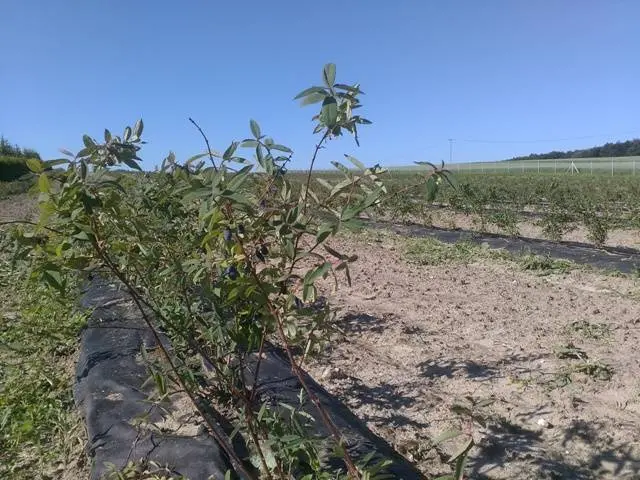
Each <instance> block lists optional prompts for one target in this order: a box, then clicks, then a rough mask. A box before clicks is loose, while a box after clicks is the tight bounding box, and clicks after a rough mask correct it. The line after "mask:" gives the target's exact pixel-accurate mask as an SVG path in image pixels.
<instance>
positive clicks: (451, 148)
mask: <svg viewBox="0 0 640 480" xmlns="http://www.w3.org/2000/svg"><path fill="white" fill-rule="evenodd" d="M453 141H454V139H453V138H450V139H449V164H452V163H453Z"/></svg>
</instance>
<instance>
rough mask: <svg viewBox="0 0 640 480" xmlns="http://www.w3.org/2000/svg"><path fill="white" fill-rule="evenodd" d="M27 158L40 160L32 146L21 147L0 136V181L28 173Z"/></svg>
mask: <svg viewBox="0 0 640 480" xmlns="http://www.w3.org/2000/svg"><path fill="white" fill-rule="evenodd" d="M29 158H37V159H38V160H42V159H41V158H40V154H39V153H38V152H37V151H35V150H33V149H32V148H22V147H20V146H18V145H14V144H12V143H11V142H9V140H7V139H6V138H5V137H4V136H0V182H10V181H13V180H17V179H19V178H20V177H22V176H24V175H26V174H28V173H29V168H28V167H27V163H26V161H27V159H29Z"/></svg>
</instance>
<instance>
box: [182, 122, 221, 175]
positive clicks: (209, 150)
mask: <svg viewBox="0 0 640 480" xmlns="http://www.w3.org/2000/svg"><path fill="white" fill-rule="evenodd" d="M189 121H190V122H191V123H193V124H194V125H195V127H196V128H197V129H198V131H199V132H200V135H202V138H204V143H206V144H207V152H209V159H210V160H211V165H212V166H213V170H214V171H216V172H217V171H218V167H216V162H215V160H214V159H213V153H212V152H211V147H210V146H209V139H208V138H207V136H206V135H205V134H204V132H203V131H202V129H201V128H200V125H198V124H197V123H196V121H195V120H194V119H193V118H191V117H189Z"/></svg>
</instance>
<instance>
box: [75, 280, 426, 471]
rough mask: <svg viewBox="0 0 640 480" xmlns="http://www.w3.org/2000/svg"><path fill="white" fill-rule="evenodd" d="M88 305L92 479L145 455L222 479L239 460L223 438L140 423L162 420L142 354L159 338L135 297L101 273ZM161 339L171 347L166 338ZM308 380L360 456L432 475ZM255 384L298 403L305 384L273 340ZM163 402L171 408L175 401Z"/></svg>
mask: <svg viewBox="0 0 640 480" xmlns="http://www.w3.org/2000/svg"><path fill="white" fill-rule="evenodd" d="M81 306H82V307H83V308H88V309H92V310H93V312H92V314H91V316H90V319H89V321H88V326H87V328H86V329H85V330H84V331H83V333H82V338H81V353H80V358H79V360H78V365H77V368H76V385H75V387H74V399H75V402H76V405H77V406H78V408H79V409H80V411H81V414H82V415H83V417H84V419H85V422H86V426H87V433H88V437H89V441H88V452H89V455H90V456H91V457H92V469H91V480H98V479H102V478H103V477H104V476H105V474H107V473H108V472H109V468H108V464H113V465H115V467H116V468H122V467H124V466H125V465H127V463H128V462H129V461H139V460H140V459H145V460H150V461H153V462H156V463H158V464H159V465H161V466H168V467H169V469H170V471H171V473H172V474H174V475H176V474H177V475H182V476H184V477H186V478H188V479H190V480H206V479H210V478H214V479H223V478H224V475H225V472H226V471H227V470H228V469H232V467H231V466H230V462H228V460H227V457H226V455H225V454H224V453H223V451H222V449H221V448H220V447H219V445H218V443H217V442H216V441H215V440H214V439H213V438H212V437H210V436H209V435H207V434H206V433H205V434H200V435H196V436H191V437H188V436H179V435H175V434H174V435H169V434H164V433H160V432H159V431H157V430H151V429H149V428H146V429H145V428H140V427H137V426H136V425H135V421H136V418H139V417H142V416H144V417H145V418H146V421H147V422H150V423H155V422H161V421H162V420H163V416H162V415H161V411H160V410H159V409H158V408H155V407H151V405H150V404H149V403H148V402H146V400H147V398H148V396H149V393H151V391H152V390H153V389H154V388H155V385H153V383H150V384H148V385H146V386H144V385H143V384H144V382H145V381H146V380H147V378H148V376H149V374H148V372H147V369H146V367H145V366H144V364H143V363H142V361H141V359H140V358H139V356H140V351H141V348H142V347H143V346H144V347H145V348H146V349H150V348H153V347H155V346H157V344H156V342H155V339H154V337H153V335H152V334H151V332H150V330H149V329H148V328H147V327H146V325H145V324H144V322H143V320H142V318H141V315H140V312H139V311H138V310H137V309H136V307H135V305H134V304H133V303H132V301H131V298H130V296H129V295H128V294H127V293H126V292H125V291H124V290H122V289H119V288H118V286H117V285H116V284H113V283H109V282H107V281H105V280H102V279H94V280H92V281H91V282H90V283H89V285H88V288H87V289H86V291H85V292H84V294H83V297H82V300H81ZM162 342H163V344H165V342H166V344H165V346H167V347H170V345H169V341H168V339H167V338H162ZM256 359H257V357H256V356H254V357H253V358H252V359H251V361H250V362H249V365H248V366H247V372H246V374H247V379H248V380H250V381H251V382H252V381H253V379H254V378H255V376H254V374H255V367H256ZM305 381H306V382H307V385H309V387H310V388H311V389H312V391H313V392H314V393H315V395H317V397H318V398H319V399H320V401H321V403H322V404H323V405H324V407H325V408H326V409H327V412H328V413H329V415H330V416H331V418H332V419H333V421H334V422H335V424H336V425H337V427H338V429H339V430H340V432H341V434H342V435H343V438H344V439H345V440H346V445H347V449H348V451H349V452H350V453H351V454H352V455H353V457H354V459H356V460H358V459H362V458H363V457H364V456H365V455H367V454H369V453H373V452H375V453H376V455H375V456H374V458H373V459H372V463H373V462H375V461H376V460H379V459H388V460H391V461H392V462H393V463H392V464H391V465H390V466H389V467H388V468H387V472H388V473H389V474H391V475H392V477H390V478H394V479H398V480H414V479H415V480H419V479H423V478H425V477H424V476H423V475H422V474H421V473H420V472H419V471H418V470H417V469H416V468H415V467H414V466H413V465H412V464H411V463H410V462H409V461H408V460H407V459H405V458H404V457H402V456H401V455H400V454H399V453H397V452H396V451H395V450H394V449H393V448H392V447H391V446H390V445H389V444H388V443H387V442H386V441H384V440H383V439H382V438H380V437H378V436H377V435H375V434H374V433H373V432H371V431H370V430H369V429H368V428H367V427H366V425H365V424H364V422H362V421H361V420H359V419H358V418H357V417H356V416H355V415H354V414H353V413H351V411H350V410H349V409H348V408H347V407H346V406H345V405H344V404H342V403H341V402H340V401H339V400H337V399H336V398H335V397H333V396H332V395H331V394H329V393H328V392H327V391H326V390H325V389H324V388H322V387H321V386H320V385H319V384H318V383H316V382H315V381H314V380H313V379H312V378H311V377H309V376H308V375H305ZM254 388H256V389H257V393H258V396H259V398H260V399H261V400H263V401H268V402H270V403H271V404H274V405H282V403H285V404H288V405H292V406H296V405H298V401H299V400H298V398H299V394H300V388H301V385H300V383H299V381H298V379H297V378H296V377H295V376H294V375H293V373H292V369H291V364H290V363H289V361H288V359H287V357H286V355H285V353H284V352H283V351H281V350H280V349H279V348H277V347H274V346H272V345H267V347H266V349H265V351H264V355H263V359H262V361H261V362H260V370H259V375H258V379H257V382H256V384H255V386H254ZM164 407H165V408H169V409H170V408H171V405H164ZM303 410H304V411H305V412H306V413H308V415H310V416H311V417H313V418H314V419H315V421H314V422H313V424H312V427H311V430H312V432H311V433H312V434H316V435H319V436H323V437H327V436H328V432H327V430H326V428H325V426H324V424H323V422H322V420H321V419H320V415H319V413H318V411H317V409H316V407H315V406H314V405H313V404H312V403H311V402H310V401H307V402H306V404H305V406H304V407H303ZM327 462H328V464H329V465H331V466H332V467H343V468H344V465H343V461H342V460H341V459H339V458H335V459H331V458H328V459H327ZM236 478H237V477H236Z"/></svg>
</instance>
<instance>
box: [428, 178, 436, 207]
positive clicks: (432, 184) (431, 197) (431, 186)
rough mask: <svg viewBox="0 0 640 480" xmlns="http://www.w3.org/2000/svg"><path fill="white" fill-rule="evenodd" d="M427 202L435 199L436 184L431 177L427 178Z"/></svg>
mask: <svg viewBox="0 0 640 480" xmlns="http://www.w3.org/2000/svg"><path fill="white" fill-rule="evenodd" d="M426 186H427V202H433V201H434V200H435V199H436V194H437V193H438V184H437V183H436V181H435V180H434V178H433V177H431V178H429V180H427V185H426Z"/></svg>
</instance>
